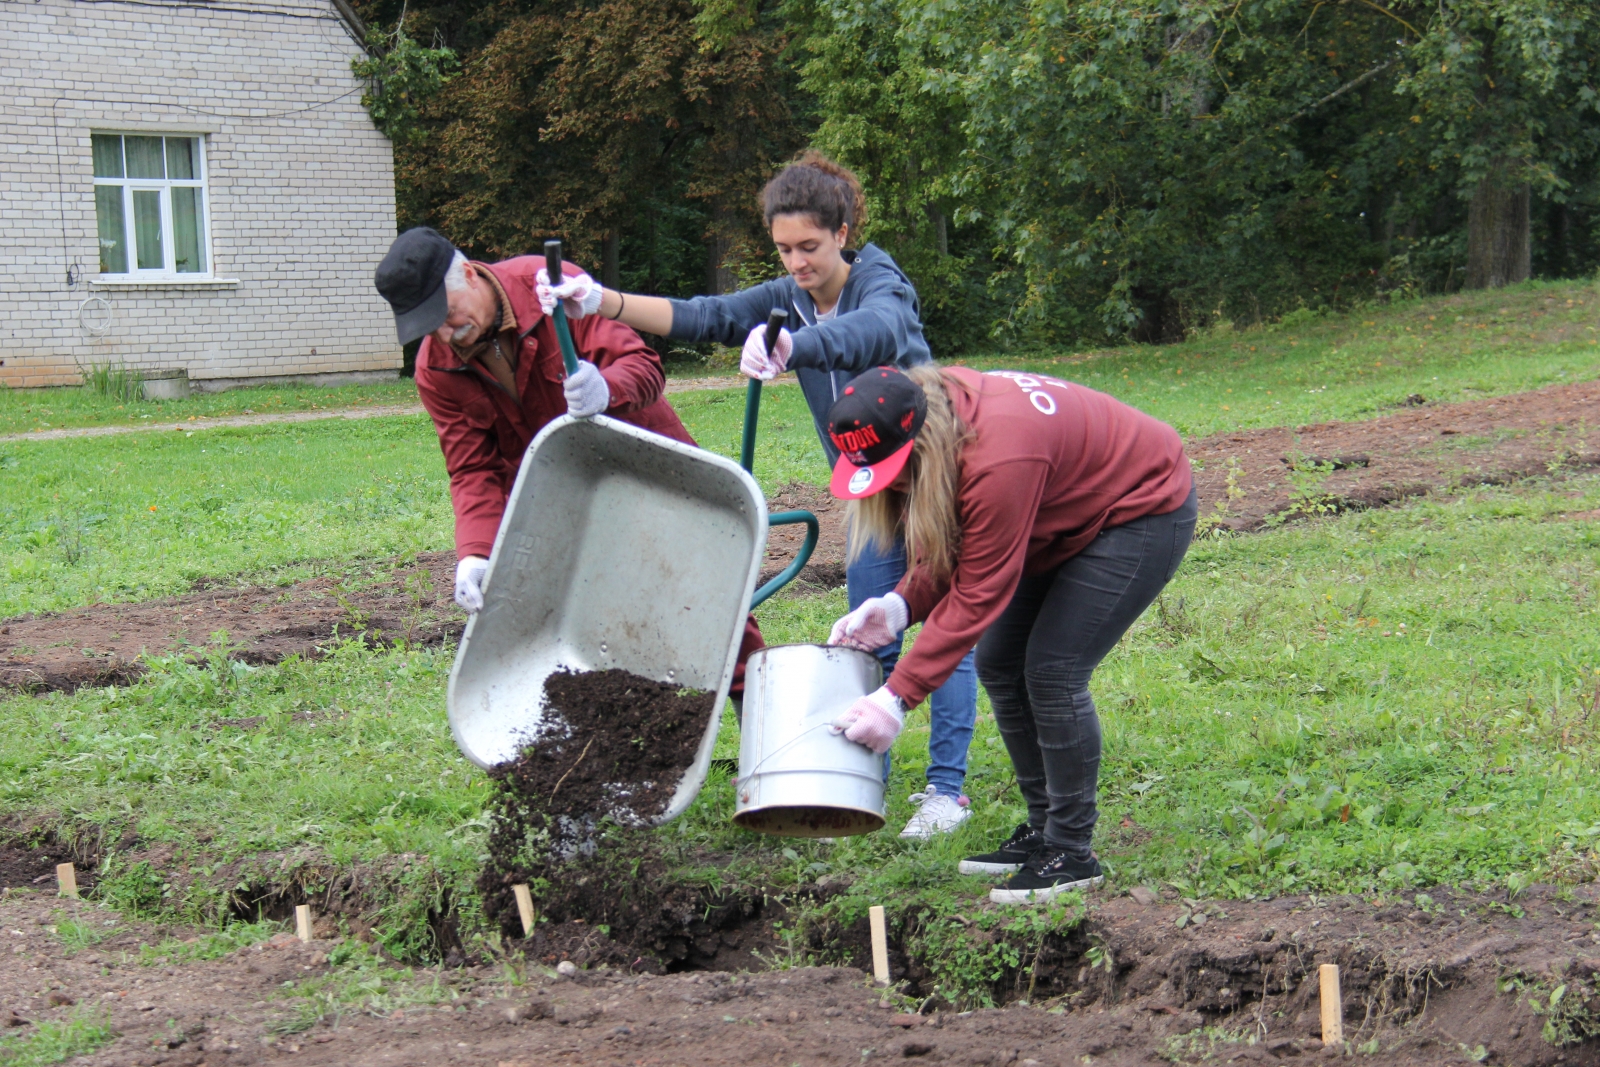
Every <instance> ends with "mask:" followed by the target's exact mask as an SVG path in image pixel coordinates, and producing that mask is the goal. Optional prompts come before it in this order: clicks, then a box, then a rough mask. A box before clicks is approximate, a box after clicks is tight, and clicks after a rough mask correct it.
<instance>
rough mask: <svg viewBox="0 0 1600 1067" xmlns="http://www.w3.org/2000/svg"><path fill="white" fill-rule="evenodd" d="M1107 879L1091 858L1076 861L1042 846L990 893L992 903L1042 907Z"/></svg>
mask: <svg viewBox="0 0 1600 1067" xmlns="http://www.w3.org/2000/svg"><path fill="white" fill-rule="evenodd" d="M1105 880H1106V876H1105V875H1104V874H1102V873H1101V872H1100V861H1099V860H1097V859H1095V858H1094V857H1093V856H1090V857H1089V858H1088V859H1087V860H1075V859H1071V858H1069V857H1068V856H1067V854H1066V853H1065V852H1062V851H1061V850H1060V849H1056V848H1050V847H1049V846H1045V847H1042V848H1040V849H1039V850H1038V851H1037V852H1035V853H1034V854H1033V855H1031V856H1029V857H1028V862H1027V863H1024V864H1023V865H1022V870H1020V871H1018V872H1017V873H1016V874H1014V875H1012V876H1011V877H1010V878H1008V879H1006V884H1005V885H1002V886H996V887H995V888H993V889H991V890H989V900H990V901H991V902H993V903H995V904H1042V903H1044V902H1045V901H1047V900H1049V899H1050V898H1051V897H1054V896H1059V895H1060V894H1062V893H1065V892H1067V891H1069V890H1072V889H1086V888H1088V887H1089V886H1094V885H1099V884H1100V883H1102V882H1104V881H1105Z"/></svg>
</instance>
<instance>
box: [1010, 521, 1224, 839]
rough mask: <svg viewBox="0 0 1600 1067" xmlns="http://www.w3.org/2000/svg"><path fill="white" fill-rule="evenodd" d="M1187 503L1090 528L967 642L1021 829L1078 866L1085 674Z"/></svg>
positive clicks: (1138, 604)
mask: <svg viewBox="0 0 1600 1067" xmlns="http://www.w3.org/2000/svg"><path fill="white" fill-rule="evenodd" d="M1198 510H1199V507H1198V502H1197V499H1196V495H1195V494H1194V493H1193V492H1190V494H1189V499H1188V500H1187V501H1185V502H1184V504H1183V506H1182V507H1180V508H1178V510H1176V511H1170V512H1168V513H1167V514H1165V515H1147V516H1145V517H1144V518H1142V519H1135V520H1134V521H1132V522H1128V523H1123V524H1122V525H1121V526H1112V527H1109V528H1107V529H1105V530H1101V531H1100V534H1099V536H1098V537H1096V538H1095V539H1094V540H1093V541H1091V542H1090V543H1089V545H1088V546H1087V547H1086V548H1084V550H1083V551H1082V552H1080V553H1078V554H1077V555H1076V556H1073V557H1072V558H1071V559H1069V560H1067V561H1066V562H1065V563H1063V564H1062V565H1061V566H1059V567H1057V568H1056V569H1055V570H1053V571H1047V572H1045V573H1044V574H1035V575H1031V576H1028V577H1025V578H1023V579H1022V583H1021V584H1020V585H1018V586H1017V591H1016V593H1015V595H1013V596H1012V598H1011V603H1010V604H1009V605H1007V607H1006V610H1005V611H1004V612H1003V613H1002V614H1001V616H1000V618H999V619H997V620H995V623H994V625H993V626H991V627H989V630H988V632H987V633H985V634H984V635H983V638H982V639H981V640H980V641H979V642H978V679H979V680H980V681H982V682H983V687H984V688H985V689H986V690H988V692H989V702H990V703H991V704H992V705H993V706H994V720H995V725H997V726H998V727H999V728H1000V736H1001V738H1002V739H1004V741H1005V743H1006V751H1007V752H1009V753H1010V755H1011V763H1012V765H1013V766H1014V767H1015V768H1016V771H1017V787H1018V788H1019V789H1020V790H1021V791H1022V797H1023V799H1024V800H1025V801H1027V804H1028V824H1029V825H1030V826H1034V827H1037V828H1042V829H1043V830H1044V839H1045V841H1046V843H1048V844H1049V845H1051V846H1053V847H1055V848H1060V849H1062V850H1064V851H1066V852H1067V853H1068V854H1069V855H1071V856H1072V857H1073V858H1074V859H1078V860H1086V859H1088V858H1089V855H1090V850H1089V841H1090V838H1091V837H1092V836H1093V835H1094V824H1095V819H1096V818H1097V816H1098V811H1097V809H1096V807H1095V787H1096V784H1097V783H1098V781H1099V777H1100V719H1099V716H1097V715H1096V714H1095V710H1094V700H1093V699H1091V698H1090V696H1089V676H1090V675H1091V674H1093V673H1094V669H1095V668H1096V667H1098V666H1099V665H1100V661H1101V660H1102V659H1104V658H1105V656H1106V653H1108V652H1110V651H1111V649H1112V648H1113V647H1114V646H1115V645H1116V643H1117V642H1118V641H1119V640H1121V638H1122V635H1123V634H1124V633H1125V632H1126V631H1127V629H1128V627H1130V626H1132V625H1133V622H1134V620H1135V619H1137V618H1138V617H1139V616H1140V615H1141V614H1143V612H1144V609H1145V608H1147V607H1149V606H1150V605H1151V604H1152V603H1153V602H1154V601H1155V599H1156V596H1157V595H1158V594H1159V593H1160V592H1161V590H1162V589H1163V588H1165V587H1166V584H1167V583H1168V582H1169V581H1171V580H1172V576H1173V575H1174V574H1176V573H1177V571H1178V564H1180V563H1182V562H1183V554H1184V552H1186V551H1187V550H1188V548H1189V539H1190V538H1191V537H1193V536H1194V523H1195V516H1196V514H1197V513H1198Z"/></svg>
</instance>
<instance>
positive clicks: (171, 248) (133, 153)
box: [92, 133, 211, 278]
mask: <svg viewBox="0 0 1600 1067" xmlns="http://www.w3.org/2000/svg"><path fill="white" fill-rule="evenodd" d="M92 139H93V143H94V213H95V220H96V223H97V224H98V228H99V236H100V273H101V274H122V275H127V276H128V277H132V278H139V277H147V278H159V277H178V276H184V275H190V276H192V275H196V274H200V275H205V274H209V273H211V250H210V244H211V240H210V227H209V226H208V225H207V224H206V222H207V220H206V208H207V205H206V199H205V193H206V164H205V141H204V140H203V139H202V138H199V137H161V136H154V135H135V134H131V133H130V134H118V133H97V134H94V135H93V138H92Z"/></svg>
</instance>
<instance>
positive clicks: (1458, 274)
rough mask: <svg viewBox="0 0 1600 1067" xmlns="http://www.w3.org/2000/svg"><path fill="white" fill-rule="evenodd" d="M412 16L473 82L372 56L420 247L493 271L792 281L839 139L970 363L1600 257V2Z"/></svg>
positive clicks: (1151, 2) (412, 10) (737, 7)
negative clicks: (785, 219) (803, 187)
mask: <svg viewBox="0 0 1600 1067" xmlns="http://www.w3.org/2000/svg"><path fill="white" fill-rule="evenodd" d="M400 2H401V0H371V2H369V3H368V4H367V5H366V6H367V7H369V8H370V9H371V10H368V11H365V12H364V13H366V14H367V15H368V16H369V17H370V18H371V19H373V21H374V22H375V23H377V24H384V25H388V24H393V23H394V22H395V20H396V19H397V18H398V17H399V14H400V12H399V10H398V6H397V5H398V4H399V3H400ZM390 7H395V10H390ZM407 11H408V14H407V15H406V19H407V22H406V24H407V26H409V27H411V28H412V31H413V32H414V33H416V34H417V35H418V38H419V39H421V38H422V37H424V36H428V35H432V36H434V37H435V39H436V44H440V43H442V44H444V45H447V46H448V47H449V48H450V49H453V50H454V54H455V55H459V57H460V64H461V75H460V76H458V77H454V78H449V77H448V68H446V67H445V66H444V65H443V63H444V61H443V60H442V59H433V60H428V62H434V63H438V64H440V65H439V66H438V67H437V68H436V69H437V70H438V71H439V73H440V76H439V77H438V78H437V79H436V80H435V81H432V82H430V81H428V80H427V71H428V70H429V69H435V68H429V67H427V65H426V63H425V62H424V58H425V55H424V54H426V55H436V54H437V52H438V50H437V48H436V49H434V50H427V49H420V48H418V47H417V46H416V45H415V44H414V43H412V44H404V45H403V44H402V43H401V42H402V40H408V39H404V38H403V37H402V35H399V34H398V33H397V34H396V40H395V42H394V43H393V44H391V45H389V46H387V47H388V51H387V52H385V53H383V55H384V59H383V60H381V61H380V60H374V61H372V62H373V63H380V62H388V63H390V66H389V67H387V68H381V69H379V71H378V72H377V73H372V74H369V75H368V76H369V77H373V78H374V84H375V85H379V84H381V85H383V86H388V85H390V84H397V85H399V86H400V88H399V89H398V90H397V91H396V92H395V93H394V94H393V96H392V102H391V97H390V96H386V95H384V94H379V93H376V92H375V94H374V96H373V100H374V101H375V102H377V103H381V104H383V106H384V107H385V108H387V109H388V110H386V111H384V112H383V113H382V114H383V117H381V118H380V119H379V121H380V123H381V124H384V123H386V124H388V125H387V127H386V128H398V129H400V130H402V131H403V133H402V135H401V136H398V137H397V138H396V141H397V144H396V160H397V180H398V183H399V192H400V202H401V207H402V212H401V213H402V218H403V221H405V222H406V223H414V222H423V221H426V222H430V223H433V224H434V225H437V226H439V227H440V228H441V229H443V230H444V231H445V232H447V233H449V234H450V235H451V236H452V237H453V238H454V239H456V240H457V241H458V242H459V243H461V244H463V245H464V246H466V247H468V248H470V249H472V250H474V251H476V252H478V253H480V254H486V255H503V254H510V253H512V252H517V251H523V250H525V249H527V248H530V247H533V246H534V245H535V244H536V242H537V241H538V240H540V239H542V238H543V237H545V236H548V235H550V234H559V235H561V236H564V237H566V238H567V240H568V241H569V243H570V244H571V246H572V247H573V249H574V252H575V253H576V254H577V255H578V256H579V257H580V258H582V259H585V260H586V261H587V262H589V263H592V264H595V265H597V266H602V267H604V269H605V270H606V271H607V277H609V278H611V279H612V280H614V281H616V280H620V281H621V282H622V283H623V284H627V285H631V286H634V287H638V288H646V289H651V290H654V291H665V292H674V293H687V292H698V291H705V290H706V289H707V288H712V289H716V288H718V287H725V286H727V285H729V284H731V283H732V282H733V280H734V279H733V277H732V276H733V275H738V276H740V277H750V276H754V275H759V274H760V273H762V272H763V271H765V270H768V269H770V266H771V257H770V249H769V248H768V247H767V245H766V242H765V238H764V236H763V234H762V233H761V229H760V220H759V216H758V213H757V206H756V203H755V194H756V192H757V190H758V189H759V187H760V185H761V184H762V183H763V182H764V181H765V180H766V178H767V177H769V176H770V174H771V173H772V172H773V170H774V169H775V167H776V166H777V165H779V164H780V163H781V162H782V161H783V160H784V159H786V158H788V156H789V155H790V154H791V153H792V152H793V151H794V150H795V149H796V148H798V147H800V146H802V145H804V144H807V143H810V144H814V145H815V146H817V147H819V148H822V149H823V150H825V151H827V152H829V153H831V154H833V155H835V156H836V157H838V158H840V159H841V160H842V161H843V162H845V163H846V164H848V165H850V166H852V167H853V168H855V169H856V170H857V172H858V173H859V174H860V175H861V176H862V178H863V181H864V184H865V186H866V189H867V194H868V206H869V219H868V220H867V224H866V226H865V227H864V229H863V232H862V236H864V237H866V238H867V239H870V240H874V241H877V242H878V243H880V244H882V245H884V246H885V247H886V248H887V249H888V250H889V251H890V252H891V254H893V255H894V256H895V257H896V258H897V259H898V260H899V261H900V262H901V264H902V265H903V266H904V267H905V268H906V269H907V271H908V272H909V273H910V274H911V275H912V277H913V279H914V280H915V281H916V282H917V285H918V288H919V291H920V293H921V295H922V298H923V304H924V309H925V313H926V315H927V318H928V321H929V327H930V330H929V333H930V337H931V339H932V340H933V343H934V344H935V347H936V349H937V350H939V351H940V352H941V353H951V352H954V351H959V350H960V349H962V348H964V347H971V346H973V345H977V344H992V343H994V342H995V341H996V340H999V341H1018V342H1033V341H1053V340H1071V339H1080V338H1081V339H1105V338H1107V337H1110V338H1121V337H1132V338H1135V339H1148V340H1157V339H1168V338H1173V337H1177V336H1180V335H1182V334H1183V333H1184V332H1186V331H1188V330H1192V329H1194V328H1197V327H1204V326H1206V325H1209V324H1215V323H1218V322H1221V321H1225V320H1233V321H1239V320H1245V321H1249V320H1255V319H1260V318H1264V317H1270V316H1275V315H1278V314H1281V313H1283V312H1285V311H1287V310H1290V309H1293V308H1295V307H1300V306H1310V307H1316V306H1320V305H1323V304H1337V303H1343V302H1347V301H1350V300H1355V299H1366V298H1371V297H1374V296H1382V295H1384V294H1387V293H1394V292H1413V291H1418V290H1421V289H1449V288H1454V287H1459V286H1461V285H1464V284H1470V285H1495V284H1502V283H1504V282H1506V281H1514V280H1517V279H1518V278H1519V277H1525V276H1527V274H1528V273H1529V272H1530V271H1531V272H1535V273H1545V274H1560V273H1565V274H1571V273H1575V272H1578V271H1586V270H1590V269H1593V267H1594V265H1595V264H1596V263H1597V262H1600V232H1597V231H1600V182H1597V179H1596V165H1597V163H1600V113H1597V104H1600V101H1597V97H1596V86H1595V71H1594V64H1595V57H1596V56H1597V55H1600V5H1596V4H1593V3H1592V2H1590V0H1393V2H1385V0H664V2H661V3H643V2H641V0H582V2H580V0H505V2H503V3H500V4H496V5H486V6H475V5H466V4H462V3H460V0H422V6H420V7H419V6H417V5H416V4H415V3H413V4H412V5H411V6H410V7H409V8H408V9H407ZM385 20H387V21H385ZM402 75H404V77H402ZM385 78H387V80H384V79H385ZM404 78H410V79H411V81H410V82H409V83H408V82H406V81H405V80H404ZM374 115H375V117H378V116H379V112H378V111H377V110H375V111H374ZM1519 227H1520V228H1519Z"/></svg>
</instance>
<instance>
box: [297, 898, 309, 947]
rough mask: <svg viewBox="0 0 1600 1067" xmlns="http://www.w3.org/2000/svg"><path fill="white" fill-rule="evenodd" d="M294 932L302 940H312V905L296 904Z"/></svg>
mask: <svg viewBox="0 0 1600 1067" xmlns="http://www.w3.org/2000/svg"><path fill="white" fill-rule="evenodd" d="M294 932H295V936H296V937H298V938H299V939H300V940H302V941H310V940H311V905H310V904H296V905H295V906H294Z"/></svg>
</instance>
